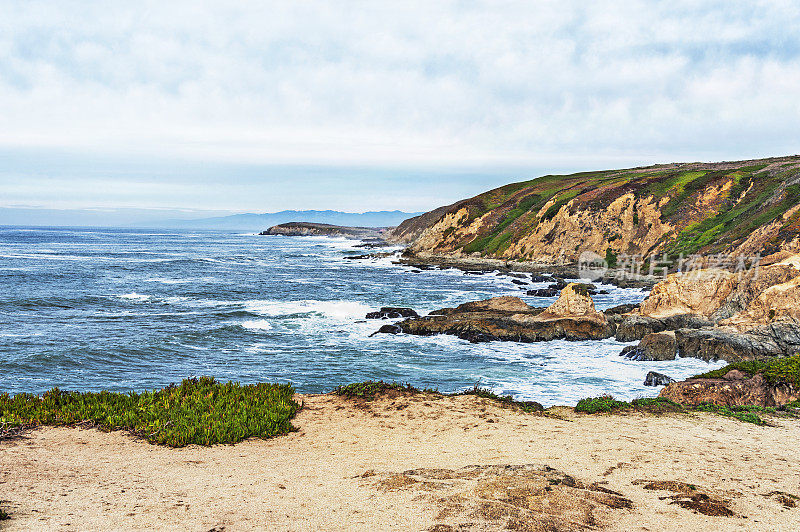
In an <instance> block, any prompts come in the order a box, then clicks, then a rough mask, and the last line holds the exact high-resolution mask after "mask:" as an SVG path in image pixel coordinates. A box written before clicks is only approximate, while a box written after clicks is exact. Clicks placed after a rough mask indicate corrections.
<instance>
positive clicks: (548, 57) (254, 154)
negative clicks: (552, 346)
mask: <svg viewBox="0 0 800 532" xmlns="http://www.w3.org/2000/svg"><path fill="white" fill-rule="evenodd" d="M198 4H203V2H185V3H184V2H177V1H171V2H151V3H148V2H97V3H90V2H68V1H61V2H33V1H20V2H12V1H9V0H0V124H1V125H2V127H0V165H1V166H0V186H2V187H3V188H4V189H5V190H6V193H5V194H3V195H4V196H6V197H5V198H3V199H2V200H0V201H2V203H3V204H5V205H9V204H14V203H22V204H39V205H44V206H58V205H61V206H65V205H74V206H88V204H92V205H100V204H106V205H116V206H123V205H127V206H140V207H142V206H143V207H148V206H153V207H154V206H177V207H197V208H214V209H217V208H221V209H231V210H260V211H264V210H279V209H282V208H326V207H331V208H343V209H349V210H373V209H378V208H402V209H407V210H419V209H426V208H431V207H434V206H437V205H439V204H442V203H447V202H448V201H452V200H455V199H458V198H459V197H461V196H460V195H461V194H467V193H475V192H479V191H481V190H483V189H484V188H488V187H490V186H495V185H499V184H502V183H505V182H508V181H512V180H517V179H522V178H527V177H532V176H533V174H528V172H537V171H539V170H541V172H539V173H546V172H550V171H558V170H561V169H590V168H595V167H603V168H605V167H613V166H622V165H632V164H642V163H650V162H668V161H676V160H698V159H703V160H719V159H740V158H747V157H755V156H769V155H785V154H789V153H796V152H798V151H800V126H799V125H798V124H800V97H799V95H800V31H798V28H800V3H798V2H796V1H788V0H787V1H784V2H781V1H768V2H766V1H765V2H737V1H732V0H726V1H719V2H696V1H692V2H681V1H669V2H634V1H631V2H623V1H616V2H584V1H576V2H568V1H564V0H559V1H553V2H518V3H517V2H510V3H505V2H486V3H480V2H436V3H435V4H436V5H435V6H432V5H431V4H433V3H432V2H421V3H418V4H414V3H411V2H402V3H397V4H398V5H397V6H395V7H391V8H387V7H381V5H382V3H378V2H370V3H367V2H364V3H350V2H329V3H321V2H280V3H274V4H271V5H266V4H267V3H265V2H254V3H252V4H249V5H248V4H246V3H241V2H240V3H239V6H238V7H236V8H231V7H228V5H229V4H230V2H218V5H217V6H216V7H202V6H200V5H198ZM205 4H211V3H210V2H209V3H205ZM61 155H64V157H68V160H69V161H71V162H70V164H64V165H62V164H58V163H57V162H54V163H53V164H52V165H50V166H47V168H48V169H46V170H42V168H41V164H39V163H38V162H37V163H36V164H34V165H31V164H28V163H30V162H32V161H34V160H36V161H39V160H40V159H41V158H42V157H44V158H49V159H54V158H55V159H54V160H56V161H57V160H58V157H60V156H61ZM75 160H83V161H84V163H83V164H85V165H86V166H91V167H92V168H93V169H94V173H95V174H97V168H98V165H99V167H100V168H101V171H100V175H92V176H89V177H88V178H87V177H86V176H85V175H84V174H81V172H80V171H78V170H76V169H75V167H76V164H74V161H75ZM97 161H100V162H97ZM103 161H105V162H103ZM114 161H116V162H114ZM125 161H127V162H128V163H129V162H130V161H137V164H140V163H141V162H142V161H152V163H151V164H150V166H147V167H146V168H144V169H143V168H141V167H140V166H135V165H134V166H133V167H131V166H130V165H129V166H126V164H128V163H126V162H125ZM158 161H170V162H169V164H165V165H164V166H159V163H158ZM175 161H182V163H176V162H175ZM184 163H185V165H186V166H185V167H182V168H183V170H176V169H175V168H176V166H175V165H176V164H177V165H178V166H179V167H180V164H184ZM208 163H213V164H215V165H221V166H219V167H218V168H220V170H219V174H217V176H216V178H215V177H214V176H209V175H208V174H207V173H206V174H204V175H205V177H204V178H203V179H206V181H205V182H206V183H210V185H209V188H208V190H209V193H208V194H207V195H199V196H198V195H197V194H195V195H194V196H193V197H192V199H191V200H190V201H189V200H186V199H185V194H186V192H187V191H188V184H187V183H186V177H187V175H190V174H191V172H192V171H197V168H198V165H199V166H202V165H204V164H208ZM226 164H230V165H234V166H232V167H230V168H228V169H225V168H226V167H225V165H226ZM104 165H105V166H104ZM241 165H245V166H246V167H247V171H244V172H243V171H242V170H241V168H242V167H241ZM31 166H35V167H36V168H38V169H37V170H35V171H34V170H31ZM77 166H78V167H80V164H78V165H77ZM311 166H313V167H314V170H313V172H311V173H309V171H308V170H307V168H308V167H311ZM292 167H294V168H295V169H294V170H286V168H292ZM325 167H331V168H335V169H336V170H335V171H333V172H332V173H331V175H334V176H336V175H338V176H341V180H342V181H341V182H338V181H336V180H335V179H333V178H329V179H333V181H334V183H333V186H332V187H331V191H332V190H333V188H335V185H336V184H337V183H338V184H343V183H345V182H346V181H347V179H348V177H347V176H348V175H349V174H348V172H347V171H346V169H347V168H351V167H358V168H360V170H359V172H360V173H359V174H358V175H360V176H361V177H358V178H353V180H352V182H353V183H357V185H353V186H354V188H356V189H357V190H363V188H364V187H365V186H368V187H372V190H371V192H370V194H369V198H370V199H369V201H371V202H372V203H370V204H369V205H364V202H365V201H367V198H366V196H365V197H364V198H362V199H359V198H358V197H354V196H352V195H351V194H350V193H349V192H348V193H347V194H345V197H343V198H337V197H334V196H335V195H331V196H330V198H331V201H329V202H328V203H325V197H326V196H325V195H324V194H323V192H324V191H321V190H320V186H321V185H320V184H322V185H324V186H328V185H330V184H331V183H330V182H329V181H327V182H326V181H325V180H324V179H323V178H320V179H322V180H321V181H319V180H318V181H315V180H314V179H313V175H318V176H324V175H325V173H324V172H320V170H319V169H320V168H325ZM65 168H66V170H65ZM126 168H127V169H126ZM131 168H132V169H131ZM365 168H366V169H369V168H375V169H380V171H378V170H376V171H375V172H374V173H373V174H370V172H369V170H364V169H365ZM121 169H122V170H121ZM193 169H194V170H193ZM258 169H261V170H262V171H259V170H258ZM281 169H283V170H281ZM454 169H455V170H454ZM237 172H239V173H237ZM404 172H406V173H405V174H404ZM459 172H462V173H459ZM199 173H203V172H199ZM404 175H408V176H411V177H408V179H409V181H407V182H405V184H409V183H410V184H411V186H412V187H418V188H417V189H416V192H415V194H400V196H402V197H398V198H395V200H396V201H395V202H394V203H392V201H391V200H392V198H387V192H389V191H390V190H392V189H395V190H396V188H397V186H398V184H400V183H403V181H402V180H403V179H404ZM413 176H417V177H413ZM426 176H428V177H426ZM480 176H484V177H483V178H481V177H480ZM295 177H296V178H297V179H295V180H294V181H295V182H294V183H292V181H293V179H294V178H295ZM156 178H157V179H156ZM59 180H60V181H59ZM98 180H100V181H101V182H103V183H105V185H107V186H108V188H109V195H108V196H102V195H100V196H98V197H97V198H95V199H93V200H91V201H88V202H87V201H83V202H82V201H81V200H79V199H78V197H79V194H80V191H84V192H86V191H88V190H90V189H93V188H96V187H97V184H96V183H97V181H98ZM154 180H156V181H159V183H158V186H155V185H153V186H151V187H150V188H148V186H147V184H148V183H151V184H153V181H154ZM214 183H216V185H221V184H223V183H228V184H231V185H235V186H238V187H239V188H240V189H241V193H239V194H238V195H237V194H232V193H229V194H227V195H226V194H222V197H223V198H224V201H221V200H220V199H219V195H218V194H217V196H218V197H217V199H215V197H214V196H215V193H214V190H216V189H218V188H219V187H217V186H214ZM48 186H50V187H53V186H61V187H62V188H64V189H65V190H66V189H69V190H73V191H74V193H75V197H74V198H73V197H71V196H70V195H69V194H68V193H66V194H67V195H66V196H65V195H64V194H63V193H62V194H61V195H59V196H58V198H55V197H54V194H53V193H52V192H48V190H47V189H48ZM292 186H294V187H295V188H294V189H293V188H292ZM115 187H117V188H115ZM297 187H300V188H299V189H298V188H297ZM303 187H305V188H303ZM265 188H267V189H269V191H272V192H269V191H267V190H264V189H265ZM298 191H300V192H301V196H302V194H305V200H306V203H303V202H302V201H299V200H300V199H303V198H298V195H297V192H298ZM94 192H95V193H96V190H95V191H94ZM182 194H184V196H182ZM406 196H408V197H406ZM275 197H277V198H278V200H276V199H275ZM180 198H184V199H182V200H181V199H180ZM376 198H377V199H376ZM375 201H377V202H378V203H379V204H375ZM59 202H61V203H59ZM270 202H272V203H271V204H270ZM287 202H288V203H287ZM323 203H325V204H324V205H323ZM359 205H363V208H361V209H358V206H359Z"/></svg>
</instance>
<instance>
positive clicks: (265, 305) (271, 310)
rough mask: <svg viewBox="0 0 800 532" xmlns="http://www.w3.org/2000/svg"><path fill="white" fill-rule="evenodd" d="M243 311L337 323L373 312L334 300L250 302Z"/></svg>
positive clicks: (365, 307) (361, 304)
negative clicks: (313, 317) (324, 318)
mask: <svg viewBox="0 0 800 532" xmlns="http://www.w3.org/2000/svg"><path fill="white" fill-rule="evenodd" d="M243 305H244V308H245V310H247V311H248V312H253V313H255V314H261V315H263V316H272V317H281V316H295V315H298V314H309V315H318V316H319V315H322V316H325V317H327V318H333V319H336V320H339V321H349V320H353V319H363V318H364V316H365V315H366V313H367V312H369V311H370V310H374V309H373V308H372V307H371V306H370V305H367V304H365V303H361V302H358V301H347V300H334V301H318V300H314V299H304V300H300V301H279V300H251V301H245V302H244V303H243Z"/></svg>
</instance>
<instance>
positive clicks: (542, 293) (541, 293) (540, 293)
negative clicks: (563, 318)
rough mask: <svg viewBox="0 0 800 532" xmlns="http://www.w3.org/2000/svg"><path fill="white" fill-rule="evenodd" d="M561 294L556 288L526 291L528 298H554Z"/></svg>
mask: <svg viewBox="0 0 800 532" xmlns="http://www.w3.org/2000/svg"><path fill="white" fill-rule="evenodd" d="M560 293H561V291H560V290H558V289H557V288H537V289H535V290H528V292H527V294H528V295H529V296H535V297H555V296H557V295H559V294H560Z"/></svg>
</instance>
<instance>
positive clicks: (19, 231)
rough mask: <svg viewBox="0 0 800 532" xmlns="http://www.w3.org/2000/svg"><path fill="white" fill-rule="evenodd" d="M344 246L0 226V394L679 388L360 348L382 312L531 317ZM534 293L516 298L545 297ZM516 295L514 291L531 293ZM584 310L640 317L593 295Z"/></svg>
mask: <svg viewBox="0 0 800 532" xmlns="http://www.w3.org/2000/svg"><path fill="white" fill-rule="evenodd" d="M356 244H358V242H357V241H352V240H344V239H333V238H324V237H310V238H309V237H279V236H270V237H266V236H258V235H254V234H237V233H231V232H212V231H206V232H192V231H158V230H135V229H131V230H122V229H82V228H81V229H76V228H33V227H30V228H24V227H0V287H1V289H0V392H11V393H16V392H23V391H24V392H36V393H39V392H42V391H44V390H47V389H50V388H52V387H54V386H58V387H60V388H62V389H69V390H112V391H128V390H143V389H153V388H160V387H162V386H165V385H167V384H170V383H172V382H177V381H180V380H181V379H182V378H184V377H187V376H192V375H194V376H199V375H212V376H215V377H216V378H217V379H220V380H236V381H240V382H243V383H251V382H257V381H271V382H291V383H292V384H294V386H295V387H296V388H297V390H298V391H300V392H303V393H316V392H326V391H330V390H331V389H333V388H334V387H335V386H336V385H339V384H343V383H348V382H355V381H361V380H365V379H384V380H389V381H392V380H395V381H398V382H404V383H405V382H409V383H411V384H414V385H415V386H419V387H430V388H438V389H439V390H441V391H447V392H450V391H457V390H461V389H464V388H467V387H470V386H472V385H474V384H475V383H478V382H479V383H480V384H481V385H482V386H486V387H489V388H493V389H494V390H495V392H497V393H510V394H512V395H514V396H515V397H517V398H519V399H529V400H536V401H539V402H541V403H543V404H545V405H550V404H574V403H575V402H576V401H577V400H578V399H579V398H581V397H586V396H589V395H599V394H602V393H611V394H613V395H615V396H616V397H619V398H626V399H631V398H635V397H643V396H654V395H656V394H657V393H658V390H659V389H658V388H648V387H645V386H643V384H642V383H643V381H644V377H645V375H646V373H647V372H648V371H650V370H656V371H661V372H664V373H667V374H669V375H671V376H672V377H674V378H685V377H687V376H690V375H693V374H695V373H698V372H700V371H707V370H709V369H712V368H716V367H719V366H720V365H721V364H707V363H705V362H702V361H699V360H694V359H679V360H676V361H667V362H635V361H628V360H624V359H623V358H621V357H620V356H618V354H619V351H620V350H621V349H622V347H623V346H624V345H627V344H621V343H619V342H615V341H613V340H604V341H600V342H567V341H553V342H542V343H536V344H521V343H515V342H490V343H486V344H470V343H469V342H466V341H463V340H459V339H457V338H453V337H450V336H434V337H417V336H408V335H397V336H393V335H377V336H374V337H372V338H370V337H369V335H370V334H371V333H373V332H374V331H375V330H377V329H378V327H380V325H382V324H384V323H385V322H382V321H380V320H377V321H376V320H365V319H364V317H365V314H366V313H367V312H369V311H370V310H375V309H377V308H379V307H381V306H408V307H413V308H415V309H416V310H417V311H418V312H420V313H421V314H422V313H425V312H430V311H432V310H434V309H437V308H442V307H446V306H455V305H458V304H461V303H464V302H467V301H474V300H478V299H485V298H488V297H494V296H499V295H516V296H520V297H522V298H523V299H525V300H526V301H527V302H528V303H530V304H532V305H536V306H546V305H548V304H550V303H552V302H553V301H554V299H555V298H536V297H527V296H525V295H524V294H525V292H524V290H523V289H521V288H520V287H519V286H517V285H515V284H513V283H511V280H510V278H508V277H506V276H502V275H498V274H488V275H481V276H476V275H466V274H464V273H462V272H460V271H458V270H432V271H422V272H418V273H415V271H414V269H413V268H409V267H406V266H401V265H397V264H393V260H394V259H392V258H385V259H374V260H367V261H361V260H347V259H345V256H347V255H352V254H354V253H364V250H363V249H358V248H355V247H354V246H355V245H356ZM544 286H545V285H544V284H537V285H532V286H530V287H544ZM530 287H527V288H530ZM601 288H604V289H607V290H609V292H610V293H609V294H608V295H598V296H596V297H595V304H596V306H597V307H598V308H600V309H603V308H608V307H611V306H614V305H618V304H620V303H627V302H638V301H641V300H642V299H643V298H644V297H645V295H646V294H645V293H644V292H642V291H641V290H638V289H620V288H616V287H613V286H602V287H601Z"/></svg>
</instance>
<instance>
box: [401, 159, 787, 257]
mask: <svg viewBox="0 0 800 532" xmlns="http://www.w3.org/2000/svg"><path fill="white" fill-rule="evenodd" d="M798 205H800V156H792V157H782V158H773V159H761V160H752V161H742V162H725V163H689V164H670V165H657V166H652V167H647V168H635V169H628V170H605V171H599V172H582V173H577V174H571V175H547V176H543V177H539V178H536V179H531V180H528V181H522V182H519V183H512V184H509V185H506V186H503V187H500V188H497V189H494V190H491V191H489V192H485V193H483V194H480V195H478V196H475V197H474V198H471V199H467V200H464V201H461V202H458V203H456V204H453V205H451V206H448V207H442V208H440V209H437V210H436V211H432V212H431V213H428V214H426V215H424V216H421V217H418V218H413V219H411V220H408V221H406V222H404V223H403V224H401V226H400V227H399V228H398V234H403V235H404V236H405V238H406V239H407V240H409V241H411V243H412V246H411V248H412V251H415V252H430V253H439V254H449V253H466V254H480V255H481V256H485V257H502V258H507V259H526V258H527V259H536V258H541V257H543V256H553V255H554V254H556V252H557V251H558V250H559V249H562V250H565V251H566V252H567V254H568V255H569V254H570V253H571V254H573V255H577V253H578V252H579V251H583V250H586V249H591V248H592V247H595V248H597V249H592V251H595V252H596V253H598V254H600V255H601V256H602V255H603V254H604V253H606V250H607V249H609V250H611V253H614V254H615V255H616V254H620V253H626V254H642V255H649V254H651V253H659V254H661V253H667V254H668V255H670V256H673V257H675V256H678V255H680V254H683V255H689V254H694V253H721V252H730V251H733V250H735V249H737V248H738V247H739V246H741V245H742V243H744V242H745V241H746V240H747V239H748V238H750V237H751V236H752V235H753V234H754V233H755V232H756V230H759V229H761V228H765V227H767V226H769V227H767V228H766V229H764V230H763V231H761V233H763V235H762V234H761V233H759V235H758V236H759V238H761V241H759V242H757V243H756V245H755V246H754V247H756V248H763V251H764V253H770V252H773V251H777V250H778V249H780V247H781V245H782V244H784V243H786V242H789V241H792V240H793V239H796V238H798V237H800V211H797V212H794V211H793V209H794V210H796V207H797V206H798ZM643 206H645V207H646V208H644V207H643ZM457 213H459V215H458V216H450V217H449V218H446V216H447V215H454V214H457ZM464 213H465V214H464ZM653 213H655V217H654V215H653ZM568 217H571V218H569V219H568ZM437 224H442V225H441V226H440V227H439V230H440V232H439V233H438V234H439V235H441V236H440V237H438V238H437V237H435V236H433V237H432V236H431V235H430V234H429V235H428V236H427V237H426V238H425V239H424V240H420V242H419V243H418V244H416V243H415V242H414V241H413V239H409V238H408V235H409V234H412V233H413V234H416V236H417V237H419V236H420V235H421V234H422V233H423V231H424V230H425V229H426V228H429V227H434V226H436V225H437ZM412 228H413V231H412ZM598 237H600V238H598ZM598 241H601V242H602V243H601V244H600V245H599V246H598V244H597V243H598ZM523 243H524V244H523ZM518 244H519V245H518ZM567 258H568V259H569V258H570V257H569V256H568V257H567ZM573 258H574V257H573Z"/></svg>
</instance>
